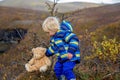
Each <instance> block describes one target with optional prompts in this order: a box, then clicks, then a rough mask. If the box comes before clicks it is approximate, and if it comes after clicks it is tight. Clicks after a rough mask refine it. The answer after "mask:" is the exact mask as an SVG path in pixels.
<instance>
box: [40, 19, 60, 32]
mask: <svg viewBox="0 0 120 80" xmlns="http://www.w3.org/2000/svg"><path fill="white" fill-rule="evenodd" d="M59 26H60V24H59V20H58V18H56V17H48V18H46V19H45V21H44V22H43V25H42V28H43V30H44V31H45V32H49V31H54V32H56V31H57V30H58V29H59Z"/></svg>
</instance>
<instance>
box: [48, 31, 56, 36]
mask: <svg viewBox="0 0 120 80" xmlns="http://www.w3.org/2000/svg"><path fill="white" fill-rule="evenodd" d="M47 33H48V35H49V36H53V35H55V33H56V32H53V31H48V32H47Z"/></svg>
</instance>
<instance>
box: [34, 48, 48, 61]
mask: <svg viewBox="0 0 120 80" xmlns="http://www.w3.org/2000/svg"><path fill="white" fill-rule="evenodd" d="M32 52H33V58H35V59H40V58H42V57H43V56H44V55H45V52H46V48H42V47H37V48H33V49H32Z"/></svg>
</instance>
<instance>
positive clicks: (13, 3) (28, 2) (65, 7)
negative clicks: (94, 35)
mask: <svg viewBox="0 0 120 80" xmlns="http://www.w3.org/2000/svg"><path fill="white" fill-rule="evenodd" d="M45 2H49V3H50V4H52V2H50V1H48V0H4V1H2V2H0V6H7V7H17V8H26V9H33V10H42V11H48V10H47V8H46V4H45ZM101 5H102V4H95V3H83V2H76V3H60V4H59V5H58V7H59V9H58V12H70V11H75V10H78V9H83V8H88V7H98V6H101Z"/></svg>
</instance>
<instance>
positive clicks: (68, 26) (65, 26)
mask: <svg viewBox="0 0 120 80" xmlns="http://www.w3.org/2000/svg"><path fill="white" fill-rule="evenodd" d="M60 30H66V31H70V32H73V28H72V25H71V23H70V22H68V21H65V20H63V21H62V22H61V24H60Z"/></svg>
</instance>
